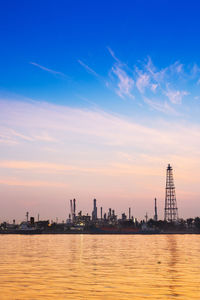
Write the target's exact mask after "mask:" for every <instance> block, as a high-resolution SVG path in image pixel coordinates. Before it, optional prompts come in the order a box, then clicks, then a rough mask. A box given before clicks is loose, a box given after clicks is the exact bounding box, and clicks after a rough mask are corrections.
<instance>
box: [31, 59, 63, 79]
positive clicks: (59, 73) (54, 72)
mask: <svg viewBox="0 0 200 300" xmlns="http://www.w3.org/2000/svg"><path fill="white" fill-rule="evenodd" d="M30 64H31V65H33V66H35V67H38V68H40V69H42V70H44V71H46V72H49V73H51V74H54V75H61V76H64V77H65V76H66V75H65V74H64V73H62V72H58V71H54V70H52V69H49V68H46V67H44V66H42V65H39V64H37V63H35V62H30Z"/></svg>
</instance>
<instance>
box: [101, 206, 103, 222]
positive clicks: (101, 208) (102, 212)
mask: <svg viewBox="0 0 200 300" xmlns="http://www.w3.org/2000/svg"><path fill="white" fill-rule="evenodd" d="M102 216H103V208H102V207H101V220H102Z"/></svg>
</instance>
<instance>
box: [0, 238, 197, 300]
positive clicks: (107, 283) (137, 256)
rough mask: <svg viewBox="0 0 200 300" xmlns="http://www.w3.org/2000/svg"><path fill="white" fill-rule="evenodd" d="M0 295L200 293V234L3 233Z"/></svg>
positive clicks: (35, 299) (130, 296)
mask: <svg viewBox="0 0 200 300" xmlns="http://www.w3.org/2000/svg"><path fill="white" fill-rule="evenodd" d="M0 299H1V300H3V299H9V300H15V299H16V300H17V299H19V300H21V299H26V300H29V299H33V300H38V299H42V300H44V299H56V300H57V299H70V300H76V299H85V300H90V299H91V300H96V299H103V300H104V299H109V300H118V299H119V300H125V299H127V300H129V299H131V300H137V299H141V300H143V299H152V300H156V299H159V300H162V299H181V300H185V299H188V300H192V299H198V300H199V299H200V235H191V234H190V235H187V234H185V235H184V234H183V235H178V234H170V235H81V234H80V235H79V234H74V235H72V234H70V235H64V234H62V235H50V234H49V235H43V234H42V235H0Z"/></svg>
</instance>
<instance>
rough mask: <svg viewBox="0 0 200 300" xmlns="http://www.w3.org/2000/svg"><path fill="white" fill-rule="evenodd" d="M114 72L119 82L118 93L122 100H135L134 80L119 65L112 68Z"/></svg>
mask: <svg viewBox="0 0 200 300" xmlns="http://www.w3.org/2000/svg"><path fill="white" fill-rule="evenodd" d="M112 72H113V74H114V75H115V76H116V77H117V80H118V83H117V89H116V93H117V94H118V95H119V96H120V97H121V98H124V97H125V96H126V97H127V96H128V97H130V98H134V95H133V94H132V92H131V91H132V89H133V86H134V80H133V79H132V78H131V77H130V76H129V75H128V74H127V73H126V71H125V70H123V69H122V68H121V67H120V66H118V65H115V66H113V67H112Z"/></svg>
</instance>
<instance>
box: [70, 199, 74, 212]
mask: <svg viewBox="0 0 200 300" xmlns="http://www.w3.org/2000/svg"><path fill="white" fill-rule="evenodd" d="M70 211H71V216H73V210H72V200H70Z"/></svg>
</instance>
